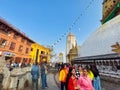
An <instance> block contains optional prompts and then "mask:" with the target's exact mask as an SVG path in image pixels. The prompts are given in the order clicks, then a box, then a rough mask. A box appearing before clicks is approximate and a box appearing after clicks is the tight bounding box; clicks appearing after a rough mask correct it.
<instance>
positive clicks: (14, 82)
mask: <svg viewBox="0 0 120 90" xmlns="http://www.w3.org/2000/svg"><path fill="white" fill-rule="evenodd" d="M10 80H11V82H10V86H9V89H10V90H16V89H17V83H18V77H17V76H16V77H12V76H11V77H10Z"/></svg>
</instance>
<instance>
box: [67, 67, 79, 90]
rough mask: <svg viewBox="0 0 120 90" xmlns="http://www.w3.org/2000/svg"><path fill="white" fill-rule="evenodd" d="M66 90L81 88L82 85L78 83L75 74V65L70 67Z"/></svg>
mask: <svg viewBox="0 0 120 90" xmlns="http://www.w3.org/2000/svg"><path fill="white" fill-rule="evenodd" d="M66 87H67V89H66V90H79V89H80V86H78V85H77V79H76V75H75V69H74V68H73V67H70V68H69V72H68V75H67V79H66Z"/></svg>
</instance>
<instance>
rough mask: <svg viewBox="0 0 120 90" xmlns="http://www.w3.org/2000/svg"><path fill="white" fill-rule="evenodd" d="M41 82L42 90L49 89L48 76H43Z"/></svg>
mask: <svg viewBox="0 0 120 90" xmlns="http://www.w3.org/2000/svg"><path fill="white" fill-rule="evenodd" d="M41 81H42V89H45V87H48V86H47V78H46V74H41Z"/></svg>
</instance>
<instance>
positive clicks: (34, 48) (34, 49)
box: [30, 43, 50, 62]
mask: <svg viewBox="0 0 120 90" xmlns="http://www.w3.org/2000/svg"><path fill="white" fill-rule="evenodd" d="M31 47H32V50H31V52H30V57H31V59H32V62H35V60H36V52H37V49H38V50H39V53H38V59H37V61H38V62H40V56H41V55H42V54H41V51H44V52H45V54H44V55H45V56H46V57H47V58H45V59H44V60H45V61H47V62H50V49H49V48H47V47H44V46H42V45H40V44H37V43H34V44H32V46H31Z"/></svg>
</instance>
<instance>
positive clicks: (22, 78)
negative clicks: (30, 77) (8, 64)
mask: <svg viewBox="0 0 120 90" xmlns="http://www.w3.org/2000/svg"><path fill="white" fill-rule="evenodd" d="M25 81H26V79H25V76H23V77H21V78H20V79H19V84H18V90H24V84H25Z"/></svg>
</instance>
